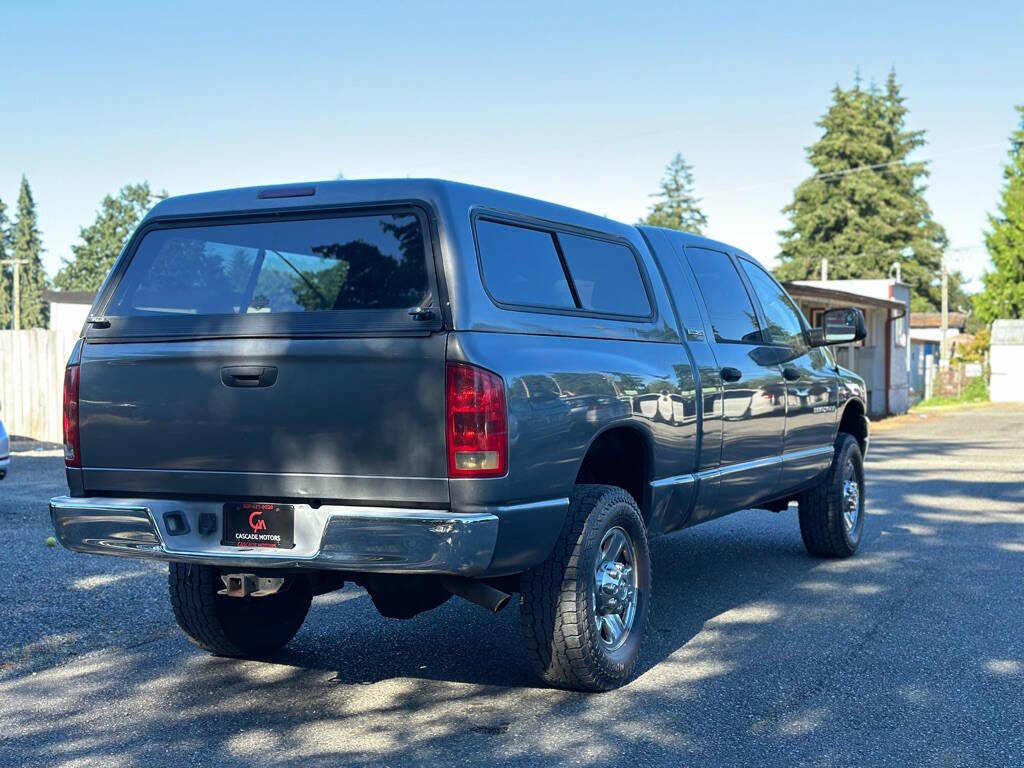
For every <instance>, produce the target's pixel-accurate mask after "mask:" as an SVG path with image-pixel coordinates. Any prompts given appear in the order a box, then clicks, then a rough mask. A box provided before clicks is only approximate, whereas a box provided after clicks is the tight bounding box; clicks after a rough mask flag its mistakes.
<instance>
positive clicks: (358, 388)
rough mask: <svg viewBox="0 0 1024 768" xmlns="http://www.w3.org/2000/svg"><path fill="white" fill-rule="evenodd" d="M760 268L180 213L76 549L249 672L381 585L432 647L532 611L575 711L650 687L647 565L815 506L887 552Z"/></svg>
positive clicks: (564, 243)
mask: <svg viewBox="0 0 1024 768" xmlns="http://www.w3.org/2000/svg"><path fill="white" fill-rule="evenodd" d="M863 335H864V321H863V318H862V317H861V316H860V313H859V312H858V311H856V310H854V309H847V308H839V309H834V310H831V311H829V312H827V313H825V324H824V326H823V327H821V328H810V327H808V325H807V323H806V321H805V320H804V318H803V316H802V315H801V313H800V312H799V310H798V309H797V308H796V307H795V305H794V304H793V302H792V301H791V300H790V298H789V296H788V295H787V294H786V292H785V290H784V289H783V288H782V287H781V286H780V285H779V284H778V283H777V282H776V281H775V280H774V279H773V278H772V277H771V276H770V275H769V274H768V273H767V272H766V271H765V270H764V269H763V268H762V267H761V266H760V265H759V264H758V263H757V262H756V261H754V260H753V259H751V258H750V257H749V256H747V255H745V254H744V253H742V252H741V251H738V250H737V249H736V248H733V247H731V246H728V245H725V244H723V243H718V242H714V241H711V240H707V239H704V238H700V237H695V236H692V235H687V234H683V233H680V232H675V231H669V230H663V229H656V228H649V227H634V226H629V225H626V224H619V223H616V222H613V221H609V220H608V219H605V218H602V217H600V216H594V215H590V214H587V213H582V212H580V211H576V210H572V209H569V208H564V207H561V206H557V205H551V204H548V203H544V202H540V201H537V200H532V199H528V198H524V197H519V196H516V195H510V194H506V193H503V192H497V191H494V190H489V189H482V188H478V187H472V186H467V185H463V184H455V183H450V182H444V181H432V180H424V181H420V180H408V179H405V180H394V181H339V182H329V183H317V184H310V185H307V186H290V187H289V186H276V187H268V188H261V189H236V190H229V191H223V192H210V193H207V194H198V195H187V196H183V197H175V198H170V199H167V200H164V201H163V202H161V203H159V204H158V205H157V206H156V207H155V208H154V209H153V210H152V211H151V212H150V214H149V215H148V216H147V217H146V218H145V220H144V221H143V222H142V224H141V225H140V226H139V228H138V230H137V231H136V232H135V234H134V235H133V236H132V238H131V240H130V241H129V243H128V245H127V246H126V247H125V250H124V252H123V253H122V254H121V256H120V258H119V259H118V261H117V263H116V265H115V266H114V268H113V270H112V271H111V273H110V275H109V277H108V278H107V280H106V282H105V284H104V286H103V288H102V290H101V291H100V294H99V296H98V298H97V299H96V304H95V306H94V307H93V311H92V314H91V315H90V318H89V321H88V322H87V324H86V327H85V329H84V331H83V334H82V338H81V340H80V341H79V343H78V345H77V346H76V348H75V350H74V352H73V354H72V357H71V359H70V361H69V363H68V368H67V373H66V377H65V391H64V429H65V438H64V450H65V457H66V464H67V481H68V485H69V488H70V492H69V494H68V495H67V496H62V497H59V498H55V499H53V500H52V501H51V502H50V513H51V515H52V518H53V523H54V527H55V529H56V533H57V536H58V538H59V539H60V541H61V542H62V543H63V544H64V545H65V546H67V547H69V548H70V549H73V550H75V551H79V552H91V553H95V554H107V555H120V556H125V557H136V558H148V559H156V560H164V561H167V562H168V563H169V584H170V599H171V604H172V606H173V608H174V615H175V617H176V618H177V621H178V623H179V624H180V625H181V627H182V629H183V630H184V631H185V632H186V633H187V634H188V635H189V636H190V637H191V638H192V639H193V640H194V641H195V642H196V643H198V644H199V645H200V646H202V647H203V648H206V649H208V650H210V651H212V652H213V653H217V654H223V655H229V656H261V655H264V654H268V653H271V652H273V651H275V650H276V649H278V648H280V647H281V646H283V645H284V644H285V643H287V642H288V641H289V640H290V639H291V638H292V636H293V635H294V634H295V633H296V632H297V631H298V629H299V627H300V626H301V624H302V622H303V620H304V619H305V616H306V613H307V612H308V610H309V607H310V601H311V599H312V597H313V596H314V595H317V594H321V593H324V592H327V591H330V590H335V589H339V588H340V587H342V586H343V584H344V583H345V582H355V583H356V584H360V585H362V586H363V587H365V588H366V590H367V591H368V592H369V595H370V598H371V599H372V600H373V602H374V604H375V606H376V607H377V609H378V610H379V611H380V612H381V613H382V614H384V615H385V616H389V617H395V618H408V617H411V616H413V615H415V614H417V613H419V612H421V611H425V610H429V609H431V608H434V607H436V606H438V605H440V604H441V603H443V602H444V601H445V600H447V599H448V598H449V597H451V595H453V594H454V595H459V596H460V597H463V598H466V599H468V600H471V601H473V602H475V603H478V604H480V605H483V606H485V607H487V608H489V609H491V610H494V611H497V610H500V609H501V608H502V607H504V605H505V604H506V603H507V602H508V600H509V598H510V596H511V594H512V593H518V594H519V610H520V614H521V619H522V630H523V636H524V639H525V645H526V650H527V654H528V656H529V658H530V660H531V662H532V663H533V666H534V667H535V668H536V670H537V672H538V674H539V675H540V676H541V677H542V678H543V679H544V680H545V681H546V682H548V683H550V684H553V685H557V686H562V687H567V688H575V689H580V690H604V689H609V688H613V687H615V686H618V685H621V684H623V683H624V682H626V681H627V680H628V679H629V678H630V677H631V675H632V674H633V672H634V669H635V667H636V663H637V658H638V655H639V652H640V646H641V644H642V642H643V638H644V634H645V632H646V629H647V625H648V620H649V612H650V600H651V583H652V582H651V561H650V554H649V550H648V539H649V538H651V537H652V536H657V535H660V534H663V533H668V532H669V531H675V530H678V529H681V528H686V527H689V526H692V525H695V524H697V523H701V522H704V521H706V520H711V519H713V518H716V517H719V516H721V515H724V514H726V513H729V512H732V511H734V510H739V509H744V508H749V507H755V508H765V509H770V510H774V511H782V510H783V509H785V508H786V507H787V506H788V505H789V503H790V502H792V501H796V502H797V504H798V505H799V520H800V530H801V533H802V535H803V540H804V542H805V544H806V546H807V549H808V551H809V552H810V553H811V554H813V555H817V556H825V557H845V556H848V555H852V554H853V553H854V551H855V550H856V548H857V544H858V542H859V540H860V538H861V535H862V530H863V525H864V475H863V467H862V459H863V456H864V453H865V452H866V450H867V446H868V425H867V420H866V419H865V416H864V414H865V398H864V383H863V381H862V380H861V379H860V378H859V377H857V376H856V375H855V374H853V373H851V372H850V371H847V370H844V369H842V368H839V367H838V366H837V365H836V364H835V361H834V359H833V357H832V354H831V352H830V351H829V350H828V349H827V347H826V345H828V344H834V343H847V342H851V341H854V340H856V339H859V338H862V337H863Z"/></svg>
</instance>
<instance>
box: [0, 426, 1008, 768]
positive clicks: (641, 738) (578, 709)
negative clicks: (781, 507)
mask: <svg viewBox="0 0 1024 768" xmlns="http://www.w3.org/2000/svg"><path fill="white" fill-rule="evenodd" d="M1000 442H1001V441H1000ZM911 443H915V441H913V440H903V439H899V438H896V437H893V436H891V435H886V436H883V437H882V438H879V439H877V440H876V441H875V442H874V443H873V444H872V450H871V453H870V457H869V472H868V475H869V483H868V498H869V500H870V510H871V513H870V515H869V520H868V527H867V533H866V537H865V540H864V542H863V545H862V550H861V552H860V553H859V554H858V556H857V557H856V558H853V559H850V560H844V561H821V560H814V559H812V558H810V557H808V556H807V555H806V554H805V553H804V551H803V548H802V544H801V542H800V538H799V533H798V531H797V527H796V522H795V520H794V519H793V517H794V516H793V513H792V512H790V513H784V514H783V515H781V516H775V515H772V514H770V513H767V512H757V511H748V512H743V513H739V514H737V515H734V516H730V517H729V518H725V519H722V520H719V521H716V522H713V523H710V524H708V525H705V526H701V527H698V528H695V529H693V530H690V531H685V532H681V533H679V534H674V535H672V536H668V537H664V538H661V539H658V540H656V541H654V542H653V543H652V555H653V560H654V569H655V587H654V596H653V598H654V606H653V617H654V618H653V621H652V625H651V633H650V637H649V641H648V643H647V645H646V647H645V651H644V656H643V666H642V668H641V670H640V676H639V678H638V679H637V680H636V681H635V682H634V683H632V684H631V685H629V686H627V687H625V688H623V689H622V690H619V691H615V692H612V693H608V694H602V695H584V694H577V693H571V692H565V691H553V690H549V689H546V688H543V687H540V686H539V685H538V684H537V683H536V681H535V679H534V678H533V676H532V673H531V671H530V670H529V668H528V666H527V664H526V663H525V661H524V658H523V653H522V649H521V645H520V640H519V628H518V618H517V615H516V611H515V609H514V606H513V607H512V608H510V609H508V610H506V611H505V612H504V613H503V614H500V615H499V616H498V617H495V618H492V617H490V616H488V615H487V614H486V613H485V612H484V611H482V610H481V609H479V608H477V607H475V606H472V605H468V604H465V603H462V602H458V601H455V600H453V601H450V602H449V603H447V604H446V605H444V606H443V607H442V608H440V609H439V610H438V611H435V612H433V613H430V614H425V615H422V616H419V617H417V618H416V619H413V620H411V621H408V622H395V621H388V620H384V619H381V618H379V617H378V616H377V615H376V613H375V612H374V610H373V608H372V606H371V605H370V603H369V600H368V599H366V597H365V595H363V594H362V593H360V592H359V591H352V590H351V588H348V589H347V590H346V591H344V592H342V593H340V594H336V595H331V596H326V597H325V598H323V599H322V600H321V601H320V604H318V605H316V606H315V610H314V613H313V614H312V615H311V617H310V620H309V621H308V623H307V626H306V627H304V628H303V630H302V631H301V632H300V633H299V635H298V636H297V637H296V639H295V641H294V642H293V644H292V645H291V646H290V647H289V648H288V649H286V650H285V651H284V652H283V653H281V654H279V655H277V656H276V657H274V658H273V659H272V660H270V662H269V663H268V662H253V661H237V660H230V659H218V658H214V657H210V656H207V655H205V654H202V653H201V652H198V651H196V650H195V649H192V648H190V647H189V646H187V644H186V643H185V642H184V640H183V639H181V638H180V637H179V636H177V635H173V636H170V637H166V638H162V637H158V638H156V639H154V640H153V641H152V642H150V643H148V644H146V645H142V646H139V647H135V648H132V647H130V646H129V645H122V646H120V647H112V648H110V649H105V650H101V651H98V652H96V653H90V654H85V655H82V656H79V657H77V658H75V659H73V660H71V661H70V662H69V663H66V664H64V665H62V666H59V667H56V668H53V669H50V670H46V671H45V672H40V673H38V674H36V675H34V676H32V675H13V676H10V677H8V679H7V680H5V681H0V700H2V701H3V702H6V703H4V704H0V723H2V727H0V763H10V764H25V765H27V764H31V763H33V762H39V763H59V762H65V761H75V760H88V759H92V760H95V761H96V762H98V763H104V762H107V763H108V764H109V763H116V762H118V761H120V762H124V763H131V764H137V763H147V762H148V763H154V764H158V765H170V764H202V765H234V764H237V765H244V764H252V763H260V764H268V765H269V764H275V765H277V764H296V765H297V764H302V765H337V764H363V765H373V766H385V765H400V764H452V763H455V764H472V765H476V764H480V765H495V764H502V765H512V766H520V765H522V766H527V765H530V766H532V765H537V764H539V763H545V762H549V763H559V764H561V763H568V762H572V763H574V764H580V765H607V764H611V763H616V762H624V761H636V762H641V763H643V764H665V765H679V764H686V763H695V764H715V765H734V764H766V763H774V764H778V765H830V766H832V765H851V766H852V765H858V766H860V765H877V764H886V763H899V762H905V763H916V764H936V765H938V764H943V765H958V764H988V765H1011V764H1015V763H1016V764H1019V759H1020V757H1021V756H1022V755H1024V743H1022V736H1021V732H1020V729H1019V728H1017V727H1016V725H1015V724H1017V725H1019V722H1021V720H1022V719H1024V682H1022V681H1024V676H1022V670H1021V664H1022V661H1024V660H1022V659H1021V651H1020V646H1019V631H1020V630H1021V628H1022V627H1024V624H1022V621H1024V611H1022V609H1021V606H1020V601H1019V594H1018V589H1019V585H1020V583H1021V576H1022V575H1024V511H1022V506H1024V505H1022V502H1024V492H1022V487H1021V477H1020V475H1019V474H1018V475H1016V476H1012V477H1004V478H992V479H977V478H976V477H975V476H974V474H972V473H971V471H970V470H968V469H964V468H960V469H958V467H957V463H958V462H957V459H958V458H963V456H964V455H965V454H964V452H965V444H966V442H965V441H957V440H938V441H930V442H929V443H928V445H929V455H930V456H932V457H934V456H936V455H938V456H946V457H949V466H948V467H947V468H945V469H943V468H941V467H939V468H937V467H935V466H931V465H930V464H929V465H927V466H924V465H921V463H920V462H919V458H920V456H921V453H920V449H921V448H922V446H921V445H917V444H911ZM990 450H991V451H1003V450H1005V448H1003V447H999V448H990V446H989V445H988V444H987V443H986V444H978V443H975V444H973V445H971V446H970V460H971V462H974V463H978V462H982V463H983V462H984V461H985V457H986V456H987V455H988V452H989V451H990ZM960 463H961V465H962V466H963V465H965V463H970V462H960ZM1018 547H1019V548H1018ZM123 584H124V582H123V581H118V580H114V581H111V582H110V583H109V584H106V585H102V586H98V587H97V589H100V590H110V591H111V592H112V593H114V592H116V591H117V590H119V589H121V588H122V586H123ZM123 610H124V611H125V612H130V610H131V608H130V606H124V607H123ZM97 620H98V621H103V620H110V617H109V616H108V617H101V616H98V617H97ZM118 620H123V617H118ZM111 710H114V711H116V713H117V714H116V715H115V716H113V717H112V716H111V715H110V713H111Z"/></svg>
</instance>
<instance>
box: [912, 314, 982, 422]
mask: <svg viewBox="0 0 1024 768" xmlns="http://www.w3.org/2000/svg"><path fill="white" fill-rule="evenodd" d="M966 327H967V315H965V314H963V313H962V312H950V313H949V321H948V327H947V329H946V339H947V340H948V342H949V356H950V358H952V357H953V355H954V354H956V348H957V347H958V346H960V345H961V344H968V343H970V342H971V341H972V340H973V339H974V337H973V336H971V335H970V334H968V333H965V332H964V329H965V328H966ZM941 346H942V313H941V312H914V313H912V314H911V315H910V397H911V400H913V401H914V402H917V401H918V400H920V399H922V398H923V397H924V396H925V387H926V384H925V382H927V381H928V377H929V376H930V375H931V373H930V372H931V371H932V370H933V369H934V368H936V367H937V366H938V365H939V354H940V350H939V348H940V347H941Z"/></svg>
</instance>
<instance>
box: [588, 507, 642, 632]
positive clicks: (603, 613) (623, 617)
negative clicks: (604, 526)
mask: <svg viewBox="0 0 1024 768" xmlns="http://www.w3.org/2000/svg"><path fill="white" fill-rule="evenodd" d="M637 591H638V590H637V568H636V551H635V549H634V548H633V542H632V540H631V539H630V538H629V534H628V533H626V531H625V529H623V528H620V527H619V526H615V527H614V528H610V529H609V530H608V531H607V532H606V533H605V535H604V536H603V537H602V539H601V546H600V551H599V553H598V557H597V566H596V567H595V568H594V600H593V608H594V616H595V618H596V619H597V634H598V637H599V638H600V639H601V645H603V646H604V647H605V648H606V649H607V650H609V651H614V650H617V649H618V648H621V647H622V645H623V643H625V642H626V638H627V637H628V636H629V631H630V629H632V627H633V620H634V619H635V618H636V603H637Z"/></svg>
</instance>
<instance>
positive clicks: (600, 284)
mask: <svg viewBox="0 0 1024 768" xmlns="http://www.w3.org/2000/svg"><path fill="white" fill-rule="evenodd" d="M474 226H475V232H476V238H477V248H478V252H479V256H480V267H481V272H482V276H483V281H484V285H485V287H486V288H487V291H488V293H489V294H490V296H491V298H492V299H493V300H494V301H495V302H496V303H498V304H499V305H501V306H507V307H508V308H511V309H528V310H540V311H545V310H549V311H552V310H553V311H557V312H569V313H581V314H591V315H601V316H609V317H621V318H638V319H641V318H642V319H648V318H649V317H650V316H651V315H652V311H651V302H650V298H649V295H648V289H647V285H646V283H645V281H644V277H643V275H642V273H641V271H640V264H639V261H638V258H637V255H636V253H635V252H634V251H633V249H632V248H630V247H629V246H627V245H625V244H624V243H621V242H617V241H613V240H607V239H603V238H600V237H594V236H590V235H584V234H579V233H574V232H566V231H562V230H559V229H557V228H554V227H552V228H551V229H547V228H543V227H533V226H527V225H522V224H519V223H518V222H516V223H513V222H507V221H497V220H492V219H488V218H478V219H476V221H475V223H474Z"/></svg>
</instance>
